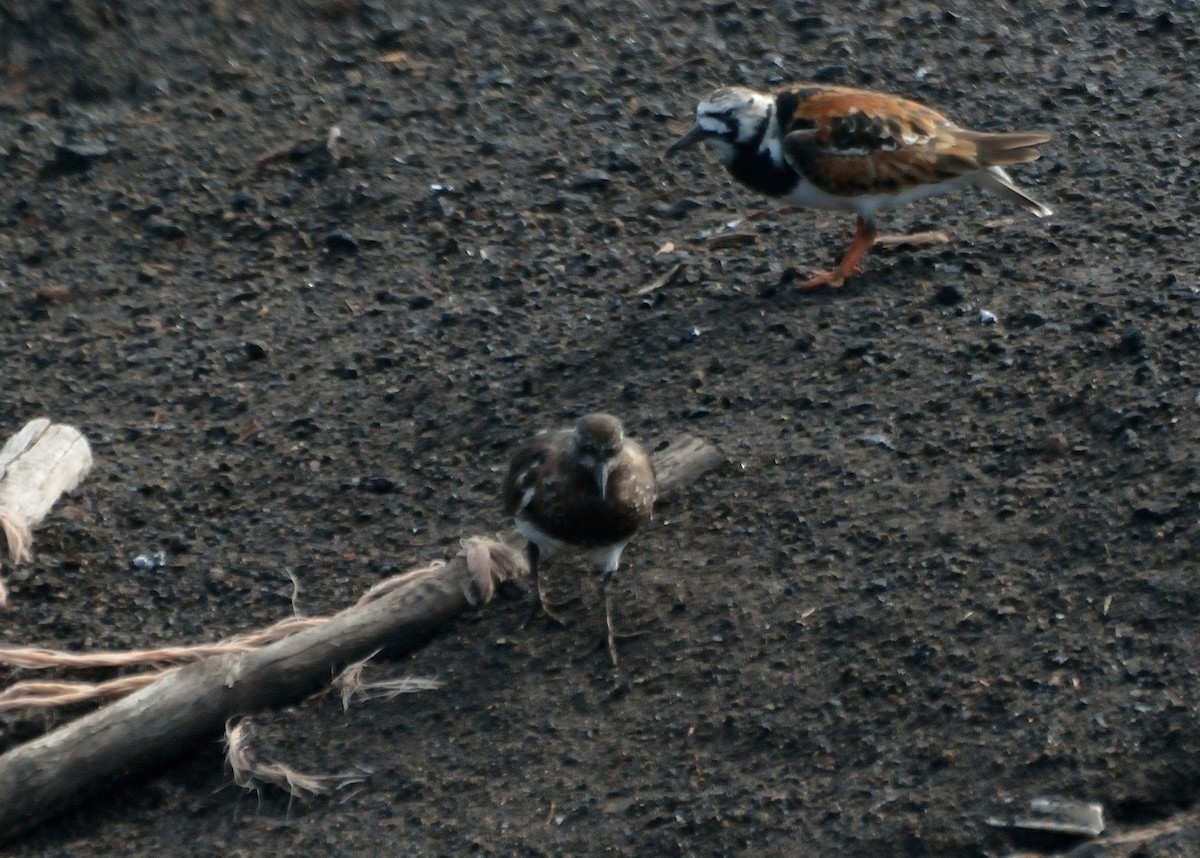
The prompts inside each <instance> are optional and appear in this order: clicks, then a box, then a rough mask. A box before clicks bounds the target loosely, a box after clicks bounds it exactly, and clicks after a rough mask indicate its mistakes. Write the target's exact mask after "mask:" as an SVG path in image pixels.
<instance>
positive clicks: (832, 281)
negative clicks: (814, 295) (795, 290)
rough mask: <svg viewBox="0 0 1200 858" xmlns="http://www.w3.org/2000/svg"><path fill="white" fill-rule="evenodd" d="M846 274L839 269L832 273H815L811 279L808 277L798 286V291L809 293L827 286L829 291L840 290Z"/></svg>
mask: <svg viewBox="0 0 1200 858" xmlns="http://www.w3.org/2000/svg"><path fill="white" fill-rule="evenodd" d="M846 277H847V274H846V273H844V272H842V271H841V270H840V269H835V270H833V271H816V272H814V273H813V276H812V277H809V278H808V279H807V280H805V281H804V282H803V283H801V284H800V287H799V288H800V289H802V290H803V291H805V292H811V291H813V290H814V289H822V288H824V287H826V286H828V287H829V288H830V289H840V288H842V286H843V285H844V284H845V282H846Z"/></svg>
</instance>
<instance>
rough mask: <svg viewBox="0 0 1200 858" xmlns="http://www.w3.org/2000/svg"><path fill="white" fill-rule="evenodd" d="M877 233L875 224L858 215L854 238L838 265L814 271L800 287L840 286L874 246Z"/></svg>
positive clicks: (806, 289)
mask: <svg viewBox="0 0 1200 858" xmlns="http://www.w3.org/2000/svg"><path fill="white" fill-rule="evenodd" d="M878 235H879V231H878V230H876V229H875V224H873V223H868V222H867V221H866V220H865V219H864V218H863V217H862V216H861V215H860V216H859V218H858V229H857V230H855V232H854V240H853V241H851V242H850V246H849V247H848V248H846V253H845V255H844V256H843V257H842V261H841V262H839V263H838V267H837V268H835V269H833V270H832V271H818V272H816V273H815V274H813V276H812V277H810V278H808V279H807V280H805V281H804V282H803V283H801V284H800V288H801V289H803V290H805V291H808V290H810V289H820V288H821V287H822V286H829V287H830V288H832V289H837V288H839V287H841V285H842V284H843V283H845V282H846V278H847V277H849V276H850V275H851V274H855V273H857V272H858V265H859V263H860V262H862V258H863V257H864V256H866V255H867V251H869V250H870V249H871V248H872V247H873V246H874V244H875V239H876V237H878Z"/></svg>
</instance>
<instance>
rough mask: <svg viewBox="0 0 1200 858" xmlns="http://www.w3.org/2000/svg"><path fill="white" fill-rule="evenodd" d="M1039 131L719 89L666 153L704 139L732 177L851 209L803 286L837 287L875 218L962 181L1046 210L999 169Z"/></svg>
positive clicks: (788, 197) (863, 102)
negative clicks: (971, 126) (831, 253)
mask: <svg viewBox="0 0 1200 858" xmlns="http://www.w3.org/2000/svg"><path fill="white" fill-rule="evenodd" d="M1051 139H1053V135H1051V134H1046V133H1044V132H1041V131H1027V132H1015V133H1006V134H994V133H990V132H986V131H969V130H967V129H965V128H962V127H960V126H958V125H955V124H954V123H953V122H951V121H950V120H949V119H947V118H946V117H944V116H942V114H940V113H938V112H937V111H936V110H933V109H932V108H929V107H926V106H925V105H923V104H919V103H917V102H915V101H910V100H908V99H906V98H901V97H899V96H895V95H885V94H883V93H878V92H870V91H868V90H862V89H851V88H849V87H842V86H824V85H820V84H808V85H803V86H797V87H794V88H792V89H787V90H784V91H783V92H779V93H776V94H774V95H767V94H764V93H761V92H755V91H754V90H752V89H747V88H745V87H740V86H733V87H722V88H721V89H718V90H716V91H715V92H713V93H712V94H711V95H709V96H708V98H706V99H704V100H703V101H701V102H700V105H699V106H698V107H697V108H696V125H695V127H693V128H692V130H691V131H689V132H688V133H687V134H685V135H683V136H682V137H680V138H679V139H678V140H676V141H675V142H674V143H672V144H671V146H670V148H668V149H667V154H668V155H671V154H674V153H675V152H678V151H680V150H681V149H686V148H687V147H688V146H691V145H693V144H695V143H699V142H701V141H707V142H709V143H711V144H712V145H713V147H714V148H715V149H716V151H717V157H718V158H719V159H720V160H721V163H723V164H724V165H725V167H726V168H727V169H728V170H729V172H730V173H731V174H732V175H733V177H734V178H735V179H737V180H738V181H739V182H741V183H742V184H744V185H748V186H749V187H751V188H753V189H754V190H756V191H759V192H760V193H764V194H766V195H767V196H769V197H774V198H776V199H779V200H782V201H783V202H787V203H793V204H795V205H800V206H806V207H809V208H818V209H831V210H834V211H846V212H854V213H855V214H857V215H858V230H857V231H856V232H855V234H854V240H853V241H852V242H851V243H850V247H849V248H848V249H847V250H846V253H845V255H844V256H843V257H842V261H841V262H840V263H838V266H837V268H835V269H834V270H833V271H819V272H817V273H816V274H815V275H814V276H813V277H812V278H810V279H809V280H806V281H804V282H803V283H801V284H800V288H802V289H816V288H818V287H820V286H833V287H837V286H841V285H842V284H843V283H844V282H845V281H846V278H847V277H849V276H850V275H851V274H854V273H855V272H856V271H858V267H859V263H860V261H861V260H862V258H863V256H865V255H866V253H867V251H868V250H870V249H871V246H872V245H873V244H874V243H875V240H876V239H877V238H878V235H879V234H878V232H877V230H876V226H875V213H876V212H877V211H879V210H880V209H887V208H894V207H895V206H900V205H904V204H905V203H910V202H912V201H914V200H919V199H922V198H923V197H928V196H932V195H934V194H940V193H942V192H943V191H948V190H950V189H952V188H957V187H959V186H962V185H975V186H976V187H980V188H984V189H985V190H988V191H992V192H993V193H996V194H999V195H1000V196H1002V197H1004V198H1005V199H1007V200H1008V201H1009V202H1012V203H1015V204H1016V205H1018V206H1020V207H1021V208H1024V209H1026V210H1027V211H1030V212H1032V213H1033V214H1034V215H1036V216H1037V217H1046V216H1047V215H1049V214H1052V212H1051V211H1050V209H1048V208H1047V207H1046V206H1044V205H1042V204H1041V203H1039V202H1037V201H1036V200H1034V199H1032V198H1031V197H1029V196H1028V195H1027V194H1026V193H1025V192H1024V191H1022V190H1021V189H1020V188H1018V187H1017V186H1016V185H1015V184H1014V183H1013V180H1012V178H1011V177H1010V176H1009V175H1008V173H1007V172H1006V171H1005V170H1004V168H1005V167H1006V166H1008V165H1009V164H1024V163H1027V162H1029V161H1035V160H1037V158H1038V157H1039V156H1040V155H1041V152H1040V151H1039V150H1038V146H1040V145H1042V144H1043V143H1047V142H1049V141H1050V140H1051Z"/></svg>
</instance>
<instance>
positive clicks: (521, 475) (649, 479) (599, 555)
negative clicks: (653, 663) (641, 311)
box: [501, 413, 656, 668]
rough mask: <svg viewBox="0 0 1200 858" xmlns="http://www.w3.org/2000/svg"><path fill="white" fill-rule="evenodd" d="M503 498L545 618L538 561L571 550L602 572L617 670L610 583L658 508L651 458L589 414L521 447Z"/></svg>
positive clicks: (607, 419) (600, 416) (614, 425)
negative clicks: (525, 544)
mask: <svg viewBox="0 0 1200 858" xmlns="http://www.w3.org/2000/svg"><path fill="white" fill-rule="evenodd" d="M501 494H502V497H503V502H504V512H505V514H506V515H510V516H512V517H513V521H514V523H515V525H516V528H517V531H518V532H519V533H520V534H521V535H522V536H524V537H525V538H526V539H527V540H528V547H527V549H526V550H527V552H528V558H529V568H530V573H531V575H532V577H533V581H534V588H535V589H536V591H537V597H538V602H539V604H540V605H541V607H542V610H544V611H545V612H546V614H547V615H549V616H550V617H552V618H554V619H557V617H556V616H555V614H554V612H553V610H552V609H551V608H550V606H549V605H548V604H547V602H546V599H545V596H544V595H543V594H542V589H541V584H540V582H539V580H538V560H539V558H547V559H548V558H550V557H551V556H553V555H554V554H556V553H558V552H560V551H565V550H573V551H576V552H583V553H584V554H586V555H587V557H588V560H589V561H590V564H591V565H592V566H593V567H594V568H596V569H597V570H599V571H600V572H601V573H602V578H601V590H602V592H603V595H604V621H605V625H606V627H607V632H608V635H607V637H608V653H609V657H610V658H611V659H612V663H613V667H614V668H616V667H617V666H618V661H617V646H616V634H615V632H614V631H613V621H612V582H613V577H614V576H615V575H616V572H617V567H618V565H619V564H620V561H621V552H622V551H624V550H625V546H626V545H628V544H629V541H630V540H631V539H633V537H634V535H635V534H636V533H637V532H638V530H639V529H640V528H641V527H642V526H644V525H645V524H646V522H647V521H649V520H650V515H651V512H652V511H653V509H654V500H655V495H656V484H655V475H654V463H653V462H652V461H651V459H650V456H649V455H648V454H647V453H646V451H645V450H644V449H643V448H642V446H641V445H640V444H638V443H637V442H636V441H633V440H632V439H630V438H627V437H625V430H624V428H623V427H622V425H621V421H620V420H619V419H617V418H616V417H614V416H612V415H611V414H604V413H593V414H587V415H585V416H583V417H581V418H580V419H579V421H578V422H577V423H576V424H575V426H574V428H571V429H559V430H550V431H547V430H543V431H541V432H539V433H538V434H536V435H534V436H533V437H532V438H530V439H528V440H527V441H525V442H524V443H522V444H520V445H519V446H518V447H517V449H516V451H515V452H514V454H513V457H512V460H511V463H510V465H509V469H508V473H507V475H506V477H505V479H504V484H503V487H502V488H501ZM534 610H536V607H535V609H534Z"/></svg>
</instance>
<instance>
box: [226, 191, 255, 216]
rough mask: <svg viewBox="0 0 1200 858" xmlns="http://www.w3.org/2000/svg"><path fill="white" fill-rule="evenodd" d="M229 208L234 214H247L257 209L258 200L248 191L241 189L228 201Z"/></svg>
mask: <svg viewBox="0 0 1200 858" xmlns="http://www.w3.org/2000/svg"><path fill="white" fill-rule="evenodd" d="M229 207H230V208H231V209H233V210H234V211H235V212H247V211H251V210H253V209H256V208H258V200H257V199H255V197H254V194H252V193H250V191H249V190H247V189H246V188H241V189H239V190H238V192H237V193H236V194H234V195H233V199H231V200H230V201H229Z"/></svg>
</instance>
